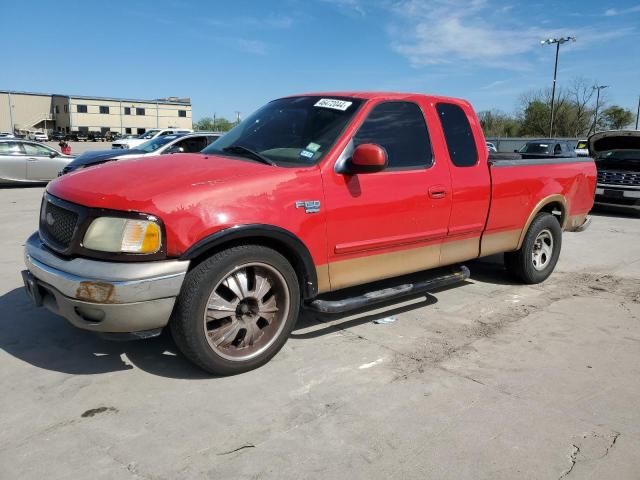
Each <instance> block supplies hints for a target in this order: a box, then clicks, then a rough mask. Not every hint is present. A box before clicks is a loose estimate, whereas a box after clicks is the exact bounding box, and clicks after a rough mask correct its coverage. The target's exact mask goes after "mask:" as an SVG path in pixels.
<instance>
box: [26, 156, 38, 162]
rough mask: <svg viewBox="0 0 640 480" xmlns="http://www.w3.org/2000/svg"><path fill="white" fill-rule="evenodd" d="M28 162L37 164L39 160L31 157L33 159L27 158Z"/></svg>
mask: <svg viewBox="0 0 640 480" xmlns="http://www.w3.org/2000/svg"><path fill="white" fill-rule="evenodd" d="M27 161H29V162H37V161H38V159H37V158H33V157H31V158H27Z"/></svg>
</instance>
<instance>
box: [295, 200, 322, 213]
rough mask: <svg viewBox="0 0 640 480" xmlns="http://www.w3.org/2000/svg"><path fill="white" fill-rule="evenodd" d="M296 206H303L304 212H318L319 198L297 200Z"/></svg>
mask: <svg viewBox="0 0 640 480" xmlns="http://www.w3.org/2000/svg"><path fill="white" fill-rule="evenodd" d="M296 208H304V211H305V213H318V212H319V211H320V200H298V201H297V202H296Z"/></svg>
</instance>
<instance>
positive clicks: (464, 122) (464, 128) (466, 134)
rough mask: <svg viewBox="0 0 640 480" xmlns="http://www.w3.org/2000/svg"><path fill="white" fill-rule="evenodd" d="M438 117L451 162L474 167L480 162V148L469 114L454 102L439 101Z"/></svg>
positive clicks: (456, 164) (437, 106)
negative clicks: (477, 144)
mask: <svg viewBox="0 0 640 480" xmlns="http://www.w3.org/2000/svg"><path fill="white" fill-rule="evenodd" d="M436 110H437V112H438V117H439V118H440V123H441V124H442V130H443V131H444V138H445V141H446V143H447V149H448V150H449V157H450V158H451V162H452V163H453V164H454V165H455V166H456V167H473V166H474V165H476V164H477V163H478V149H477V147H476V140H475V137H474V136H473V131H472V130H471V124H470V123H469V119H468V118H467V114H466V113H464V110H462V108H460V106H458V105H455V104H453V103H438V104H437V105H436Z"/></svg>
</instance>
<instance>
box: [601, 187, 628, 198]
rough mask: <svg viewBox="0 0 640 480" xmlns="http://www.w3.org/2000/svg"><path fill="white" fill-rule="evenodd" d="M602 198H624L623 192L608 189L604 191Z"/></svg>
mask: <svg viewBox="0 0 640 480" xmlns="http://www.w3.org/2000/svg"><path fill="white" fill-rule="evenodd" d="M604 196H605V197H611V198H624V190H608V189H605V190H604Z"/></svg>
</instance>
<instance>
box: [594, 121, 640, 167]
mask: <svg viewBox="0 0 640 480" xmlns="http://www.w3.org/2000/svg"><path fill="white" fill-rule="evenodd" d="M589 151H590V152H591V155H592V156H593V157H594V158H595V160H596V166H597V167H598V168H601V169H602V168H604V169H611V170H627V171H634V172H639V171H640V131H637V130H612V131H608V132H600V133H596V134H594V135H591V137H589Z"/></svg>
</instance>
